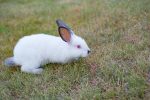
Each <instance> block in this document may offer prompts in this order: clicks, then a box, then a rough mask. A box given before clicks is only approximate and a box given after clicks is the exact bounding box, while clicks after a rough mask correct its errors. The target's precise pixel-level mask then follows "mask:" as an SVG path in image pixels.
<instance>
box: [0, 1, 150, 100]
mask: <svg viewBox="0 0 150 100" xmlns="http://www.w3.org/2000/svg"><path fill="white" fill-rule="evenodd" d="M58 18H59V19H62V20H64V21H65V22H66V23H68V24H69V25H70V26H71V27H72V29H73V30H74V31H75V33H76V34H77V35H80V36H81V37H83V38H85V40H86V41H87V43H88V44H89V47H90V48H91V49H92V53H91V55H90V56H89V57H87V58H86V59H81V60H79V61H77V62H73V63H71V64H65V65H60V64H48V65H46V66H45V67H44V68H45V70H44V72H43V74H42V75H31V74H26V73H22V72H20V69H19V68H15V69H14V68H12V69H7V68H6V67H5V66H4V65H3V61H4V59H5V58H7V57H9V56H12V55H13V48H14V46H15V44H16V42H17V41H18V39H20V38H21V37H23V36H25V35H30V34H36V33H41V32H42V33H45V34H50V35H57V36H58V32H57V27H56V24H55V20H56V19H58ZM0 52H1V53H0V61H1V64H0V91H1V92H0V99H4V100H7V99H29V98H30V99H75V100H79V99H83V100H84V99H89V100H91V99H101V100H103V99H114V100H116V99H119V100H126V99H129V100H133V99H134V100H138V99H145V100H148V99H150V98H149V91H150V89H149V79H150V72H149V71H150V1H149V0H97V1H96V0H94V1H93V0H82V1H81V0H32V1H31V0H0Z"/></svg>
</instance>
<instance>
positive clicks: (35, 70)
mask: <svg viewBox="0 0 150 100" xmlns="http://www.w3.org/2000/svg"><path fill="white" fill-rule="evenodd" d="M21 71H22V72H26V73H32V74H41V73H42V71H43V68H39V67H28V66H24V65H23V66H21Z"/></svg>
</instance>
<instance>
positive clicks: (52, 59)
mask: <svg viewBox="0 0 150 100" xmlns="http://www.w3.org/2000/svg"><path fill="white" fill-rule="evenodd" d="M78 44H79V45H81V49H78V48H76V45H78ZM88 50H90V49H89V47H88V46H87V44H86V42H85V41H84V40H83V39H82V38H81V37H79V36H76V35H75V34H72V36H71V41H70V42H69V43H67V42H65V41H63V40H62V39H61V38H60V37H56V36H52V35H46V34H36V35H30V36H25V37H23V38H21V39H20V40H19V41H18V43H17V44H16V46H15V48H14V62H15V63H16V64H18V65H21V71H23V72H28V73H34V74H39V73H41V72H42V70H43V69H42V68H39V67H41V66H42V65H44V64H47V63H67V62H70V61H72V60H75V59H78V58H79V57H86V56H87V55H88V53H87V51H88Z"/></svg>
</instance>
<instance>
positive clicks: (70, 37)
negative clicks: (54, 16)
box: [56, 20, 90, 57]
mask: <svg viewBox="0 0 150 100" xmlns="http://www.w3.org/2000/svg"><path fill="white" fill-rule="evenodd" d="M56 23H57V25H58V31H59V35H60V37H61V38H62V40H63V41H65V42H67V43H68V45H69V46H70V47H71V49H73V51H74V52H75V54H77V56H78V57H86V56H88V55H89V53H90V48H89V47H88V45H87V43H86V42H85V40H84V39H83V38H81V37H79V36H77V35H75V34H74V32H73V31H72V30H71V29H70V28H69V27H68V26H67V24H65V23H64V22H63V21H61V20H57V21H56Z"/></svg>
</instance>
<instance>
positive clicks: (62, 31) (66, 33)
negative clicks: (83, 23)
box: [56, 20, 73, 42]
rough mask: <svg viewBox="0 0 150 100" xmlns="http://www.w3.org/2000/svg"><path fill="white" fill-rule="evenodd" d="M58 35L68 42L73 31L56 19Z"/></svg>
mask: <svg viewBox="0 0 150 100" xmlns="http://www.w3.org/2000/svg"><path fill="white" fill-rule="evenodd" d="M56 23H57V26H58V31H59V35H60V37H61V38H62V40H64V41H65V42H70V40H71V34H73V31H72V30H71V29H70V28H69V27H68V26H67V24H65V23H64V22H63V21H61V20H56Z"/></svg>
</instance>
